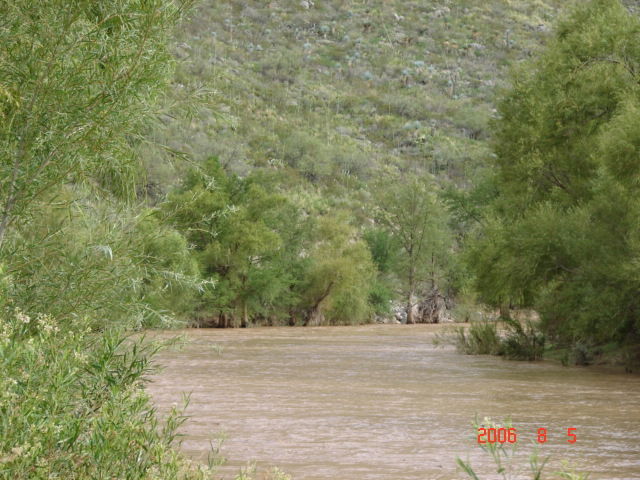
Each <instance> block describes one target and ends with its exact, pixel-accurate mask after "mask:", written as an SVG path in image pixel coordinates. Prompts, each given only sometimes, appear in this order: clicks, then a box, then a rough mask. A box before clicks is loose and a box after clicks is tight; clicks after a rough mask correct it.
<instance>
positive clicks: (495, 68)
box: [151, 0, 566, 198]
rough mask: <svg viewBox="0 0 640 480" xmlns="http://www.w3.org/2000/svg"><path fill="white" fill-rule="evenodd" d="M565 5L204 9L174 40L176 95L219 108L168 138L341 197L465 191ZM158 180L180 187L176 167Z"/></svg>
mask: <svg viewBox="0 0 640 480" xmlns="http://www.w3.org/2000/svg"><path fill="white" fill-rule="evenodd" d="M563 4H564V5H565V6H566V2H560V1H558V0H543V1H542V0H540V1H535V2H531V1H520V0H518V1H492V2H477V1H476V2H474V1H464V2H451V1H444V0H441V1H429V2H426V1H425V2H417V1H380V0H376V1H365V2H339V1H325V2H321V1H316V2H312V1H298V0H287V1H273V2H269V3H267V2H259V1H246V0H243V1H239V0H232V1H226V2H213V1H204V2H202V3H201V4H200V5H199V6H198V7H197V8H196V11H195V13H194V14H193V15H192V17H191V19H190V20H189V22H188V24H187V25H186V26H185V27H182V28H181V29H180V31H179V32H177V39H176V46H175V55H176V57H177V59H178V74H177V76H176V82H175V85H174V89H175V92H176V93H175V95H176V97H180V96H182V95H183V93H182V92H184V91H190V92H193V91H195V90H197V89H203V88H204V89H209V90H210V91H211V94H212V95H211V96H210V101H211V103H210V105H209V106H208V107H203V108H201V109H200V112H199V114H198V115H197V116H196V117H195V118H192V119H190V120H189V121H185V120H184V119H181V118H179V117H178V118H177V119H175V118H173V119H172V118H170V117H166V118H165V120H166V125H167V126H166V128H165V129H163V131H162V132H161V133H160V138H161V139H162V140H163V141H165V142H166V143H167V144H168V145H169V146H170V147H171V148H173V149H175V150H178V151H181V152H186V153H188V154H189V155H190V156H192V157H193V158H195V159H196V160H202V159H203V158H205V157H208V156H210V155H217V156H218V157H219V158H220V160H221V162H222V163H223V165H225V166H226V167H227V168H229V169H231V170H232V171H234V172H236V173H239V174H241V175H243V174H246V173H247V172H248V171H249V170H252V169H256V168H258V169H279V170H284V171H288V172H290V173H291V172H296V174H298V175H299V176H301V177H303V178H304V179H306V180H307V181H308V182H309V183H310V184H316V185H323V186H330V187H331V191H332V193H333V194H334V196H336V197H341V196H343V194H344V196H346V197H350V198H353V197H354V195H355V194H356V191H357V190H358V188H359V187H362V186H363V185H364V184H366V183H368V182H370V181H371V180H373V179H375V178H376V177H377V176H378V175H379V174H380V173H381V172H393V171H397V170H406V169H419V170H426V171H428V172H430V173H433V174H435V175H437V176H438V177H440V178H441V179H446V180H453V181H455V182H456V183H457V184H458V185H462V186H464V185H467V184H468V183H469V182H471V181H472V179H473V175H474V171H475V170H476V168H477V165H478V162H479V160H481V159H483V158H486V157H487V155H488V154H489V150H488V146H487V136H488V134H487V127H488V122H489V120H490V118H491V116H492V115H493V113H494V112H495V110H494V108H493V103H492V102H493V98H494V94H495V92H496V90H497V89H498V88H499V87H500V86H502V85H504V83H505V79H506V77H507V72H508V70H509V66H510V65H513V64H514V63H516V62H518V61H519V60H520V59H524V58H527V57H529V56H531V55H532V54H533V53H534V52H536V50H537V49H538V48H539V47H540V45H541V44H542V43H543V42H544V40H545V38H546V36H547V32H549V31H550V28H551V27H550V25H551V22H552V21H553V19H554V18H556V17H557V15H558V13H559V8H560V6H562V5H563ZM151 170H152V174H151V179H152V180H154V181H157V182H158V183H160V184H165V185H166V184H167V183H171V182H170V179H171V178H173V174H172V172H171V169H169V168H166V167H165V168H164V169H161V168H159V167H158V166H157V165H155V167H152V169H151ZM294 176H296V177H297V175H294ZM285 177H286V176H285ZM293 183H296V184H298V180H293Z"/></svg>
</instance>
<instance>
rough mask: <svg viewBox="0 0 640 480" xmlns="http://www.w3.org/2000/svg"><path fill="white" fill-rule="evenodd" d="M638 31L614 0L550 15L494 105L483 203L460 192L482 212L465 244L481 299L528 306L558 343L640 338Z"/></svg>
mask: <svg viewBox="0 0 640 480" xmlns="http://www.w3.org/2000/svg"><path fill="white" fill-rule="evenodd" d="M639 33H640V20H639V19H638V18H637V16H635V15H632V14H630V13H629V12H628V11H627V9H626V8H625V7H624V6H623V5H622V4H621V3H620V2H618V1H606V0H594V1H591V2H589V3H588V4H586V5H581V6H579V7H578V8H577V9H576V10H575V11H574V12H573V13H572V15H570V16H569V17H568V18H567V19H565V20H563V21H562V22H560V23H559V24H558V26H557V29H556V32H555V35H554V38H553V39H552V40H551V41H550V42H549V44H548V45H547V47H546V49H545V50H544V52H543V53H542V54H541V55H540V56H539V57H537V58H535V59H533V60H531V61H528V62H526V63H524V64H522V65H518V66H517V68H516V69H515V73H514V76H513V84H512V87H511V88H510V89H509V91H507V92H506V93H505V94H504V95H503V96H502V99H501V100H500V102H499V107H498V112H499V118H498V119H497V120H496V121H495V125H494V129H493V131H494V134H493V144H494V151H495V158H494V160H493V161H492V162H491V165H492V168H493V172H494V173H493V174H492V175H490V176H489V177H488V178H487V180H486V182H484V184H483V185H482V186H480V187H478V191H479V192H481V190H482V189H484V192H493V193H494V194H495V195H494V197H493V199H491V200H490V201H488V202H480V203H478V202H477V201H475V200H477V199H484V200H486V199H487V198H489V197H490V196H491V195H489V196H487V195H482V194H478V195H476V198H475V200H474V199H473V198H471V196H468V197H467V200H468V203H467V205H468V206H470V208H469V209H468V210H473V209H474V208H476V207H478V205H479V206H480V207H481V212H482V213H481V224H482V227H481V228H479V229H478V231H477V232H476V233H477V234H476V235H475V236H472V237H473V238H472V240H471V241H470V244H469V250H468V259H469V264H470V266H471V268H472V271H473V272H474V273H475V280H474V281H475V287H476V289H477V291H478V292H479V293H480V294H481V299H482V300H483V301H485V302H489V303H491V304H493V305H496V306H499V305H504V304H512V305H515V306H520V307H530V308H534V309H536V310H537V311H538V312H539V313H540V315H541V317H542V322H543V323H542V326H543V329H544V330H545V331H546V332H547V333H548V334H549V335H550V336H551V337H552V338H554V339H557V340H558V341H559V342H561V343H562V344H565V345H576V344H582V345H586V346H596V345H603V344H607V343H610V342H614V344H617V345H619V344H632V345H637V344H638V343H639V341H640V271H639V270H638V258H640V257H639V256H640V249H639V246H640V243H639V241H638V240H639V238H640V237H639V235H640V202H639V198H640V197H639V195H638V194H639V190H638V187H639V183H638V178H639V177H638V175H639V173H640V170H639V169H640V155H639V154H640V129H639V125H640V122H639V120H640V81H639V80H640V76H639V75H640V73H639V72H640V35H639ZM474 202H475V207H474ZM483 203H484V205H483ZM476 211H477V208H476Z"/></svg>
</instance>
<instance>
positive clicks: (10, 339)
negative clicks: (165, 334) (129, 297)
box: [0, 309, 207, 480]
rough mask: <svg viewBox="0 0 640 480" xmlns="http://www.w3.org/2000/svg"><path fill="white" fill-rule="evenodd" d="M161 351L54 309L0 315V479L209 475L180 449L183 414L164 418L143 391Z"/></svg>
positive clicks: (187, 476)
mask: <svg viewBox="0 0 640 480" xmlns="http://www.w3.org/2000/svg"><path fill="white" fill-rule="evenodd" d="M76 327H77V326H76ZM157 348H158V346H157V345H155V344H153V343H149V342H143V340H132V339H125V337H123V336H122V335H120V334H118V333H117V332H114V331H111V332H107V333H105V334H103V335H99V336H95V335H93V334H90V333H88V331H87V330H82V329H80V328H71V327H70V325H68V324H67V325H66V326H64V328H63V327H62V326H60V325H58V323H57V322H56V320H55V319H54V318H53V317H51V316H49V315H37V316H35V317H29V316H28V315H26V314H25V313H23V312H22V311H20V310H18V309H16V310H14V312H13V313H12V314H11V315H3V316H2V317H0V369H1V370H2V372H3V375H2V377H0V418H1V420H0V478H3V479H11V480H18V479H29V480H35V479H50V478H65V479H87V480H89V479H91V480H93V479H107V478H132V479H133V478H135V479H163V480H164V479H191V478H193V479H196V478H200V479H204V478H207V477H206V469H200V468H198V469H194V468H193V467H192V466H190V464H189V463H188V462H187V461H186V460H185V459H183V458H182V457H181V456H180V454H178V453H177V452H175V451H173V450H172V445H174V441H175V440H176V429H177V428H178V427H179V426H180V424H181V423H182V422H183V421H184V418H185V417H183V416H181V415H180V413H179V412H178V411H175V410H174V411H173V412H172V413H171V414H170V415H169V417H168V419H167V420H166V421H165V422H160V421H159V420H158V417H157V416H156V414H155V410H154V408H153V407H152V406H151V404H150V402H149V397H148V395H147V394H146V393H145V392H144V390H143V389H142V385H143V381H144V376H145V375H146V374H148V373H149V372H150V358H151V355H152V354H153V353H154V352H155V351H156V350H157Z"/></svg>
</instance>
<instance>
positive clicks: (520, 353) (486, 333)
mask: <svg viewBox="0 0 640 480" xmlns="http://www.w3.org/2000/svg"><path fill="white" fill-rule="evenodd" d="M437 341H438V343H452V344H453V345H455V346H456V349H457V350H458V351H459V352H460V353H464V354H466V355H502V356H504V357H506V358H508V359H510V360H528V361H534V360H540V359H542V356H543V353H544V345H545V337H544V335H543V334H542V332H540V331H539V330H538V328H537V327H536V325H534V324H533V323H532V322H531V321H530V320H526V321H524V322H522V323H521V322H520V321H519V320H515V319H511V318H502V319H501V320H500V321H498V322H495V321H488V320H481V321H478V322H472V323H471V325H470V327H468V328H466V327H463V326H460V327H456V328H455V329H454V330H453V335H451V336H449V338H448V339H444V338H439V339H438V340H437Z"/></svg>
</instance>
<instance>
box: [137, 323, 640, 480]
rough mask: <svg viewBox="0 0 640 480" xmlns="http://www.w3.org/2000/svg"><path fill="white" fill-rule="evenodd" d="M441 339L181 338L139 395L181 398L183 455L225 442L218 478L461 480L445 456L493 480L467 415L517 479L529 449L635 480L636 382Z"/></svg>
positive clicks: (422, 335)
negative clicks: (506, 425)
mask: <svg viewBox="0 0 640 480" xmlns="http://www.w3.org/2000/svg"><path fill="white" fill-rule="evenodd" d="M440 328H441V327H440V326H439V325H417V326H401V325H370V326H361V327H320V328H256V329H237V330H209V329H201V330H185V331H182V332H178V333H183V334H185V335H186V338H187V343H186V344H185V345H184V346H183V347H182V348H181V349H171V350H166V351H164V352H163V353H162V354H160V356H159V357H158V361H159V363H160V364H161V365H163V367H164V370H163V371H162V373H160V374H158V375H156V376H155V377H153V379H152V383H150V384H149V387H148V389H149V391H150V392H151V394H152V397H153V399H154V401H155V403H156V405H157V406H158V407H159V409H160V410H161V411H166V410H167V409H168V408H170V406H171V405H172V404H174V403H178V404H179V403H180V402H181V398H182V395H183V393H185V392H186V393H191V402H190V405H189V407H188V409H187V412H186V414H187V415H188V416H189V417H190V418H189V420H188V422H187V423H186V424H185V425H184V426H183V428H182V433H183V434H184V435H185V436H184V439H183V443H182V448H183V450H184V452H185V453H186V454H187V455H189V456H191V457H192V458H194V459H196V460H202V461H204V460H205V459H206V457H207V453H208V452H209V449H210V443H211V442H212V441H213V442H214V443H215V440H216V438H218V436H219V434H220V433H224V435H225V436H226V440H225V441H224V444H223V447H222V454H223V455H224V457H226V459H227V463H226V465H225V466H224V467H222V468H220V470H219V473H220V475H219V476H220V477H222V478H225V479H231V478H233V475H234V474H236V473H237V472H238V471H239V469H240V468H241V467H243V466H246V465H247V464H248V463H249V462H254V463H255V464H256V466H257V470H258V475H257V477H258V478H261V477H260V475H261V473H260V472H264V471H266V470H267V469H268V468H270V467H271V466H276V465H277V466H278V467H280V468H281V469H282V470H284V471H286V472H287V473H289V474H291V475H292V477H293V478H294V479H295V480H303V479H304V480H327V479H336V480H405V479H406V480H409V479H411V480H416V479H425V480H430V479H433V480H440V479H442V480H444V479H447V480H448V479H464V478H468V477H465V476H464V474H463V473H462V472H460V471H459V470H456V463H455V460H456V457H462V458H464V459H467V458H469V459H470V460H471V462H472V465H474V466H476V470H477V472H478V473H479V474H480V475H479V476H480V478H481V479H483V480H484V479H492V478H502V477H501V476H498V477H496V475H495V469H493V470H492V469H491V468H490V466H491V463H490V462H489V461H488V457H487V455H484V454H482V452H481V451H480V449H479V447H478V445H477V439H476V434H475V433H474V430H473V427H472V426H471V422H472V420H473V418H474V416H475V415H476V414H477V415H478V416H479V417H480V418H483V417H491V418H493V419H496V420H503V419H506V418H507V417H509V418H511V420H512V422H513V425H514V427H515V428H516V429H517V430H516V432H517V443H516V446H517V449H518V451H519V453H517V454H516V458H515V462H514V463H515V464H516V465H517V469H522V468H524V467H527V465H528V455H529V453H530V452H531V451H532V448H533V447H534V446H535V445H537V446H538V448H539V454H540V456H541V457H545V456H550V460H549V463H548V468H547V469H546V470H545V471H548V472H549V473H552V472H554V471H557V470H558V469H559V467H560V465H561V461H562V460H566V461H568V462H570V463H572V464H575V465H576V466H577V467H578V470H579V471H588V472H591V476H590V479H591V480H596V479H602V480H622V479H640V377H639V376H636V375H628V374H621V373H614V372H609V371H605V370H601V369H596V368H579V367H572V368H565V367H562V366H559V365H555V364H551V363H546V362H539V363H521V362H511V361H505V360H503V359H501V358H496V357H489V356H466V355H460V354H457V353H456V352H455V350H453V349H452V348H450V347H447V348H437V347H435V346H434V345H433V344H432V338H433V335H434V333H435V332H436V331H438V329H440ZM161 335H163V336H165V335H167V336H168V335H169V333H163V334H161ZM171 335H175V332H172V333H171ZM538 428H546V429H547V432H548V433H547V441H546V443H544V444H537V443H535V442H536V438H537V431H538ZM568 428H575V429H576V430H575V433H576V435H577V437H576V438H577V441H576V442H575V443H573V444H570V443H568V440H569V438H570V437H568V436H567V429H568ZM525 471H526V470H525ZM512 478H531V477H530V475H529V476H519V475H514V476H513V477H512ZM547 478H552V477H551V475H549V476H548V477H547Z"/></svg>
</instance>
